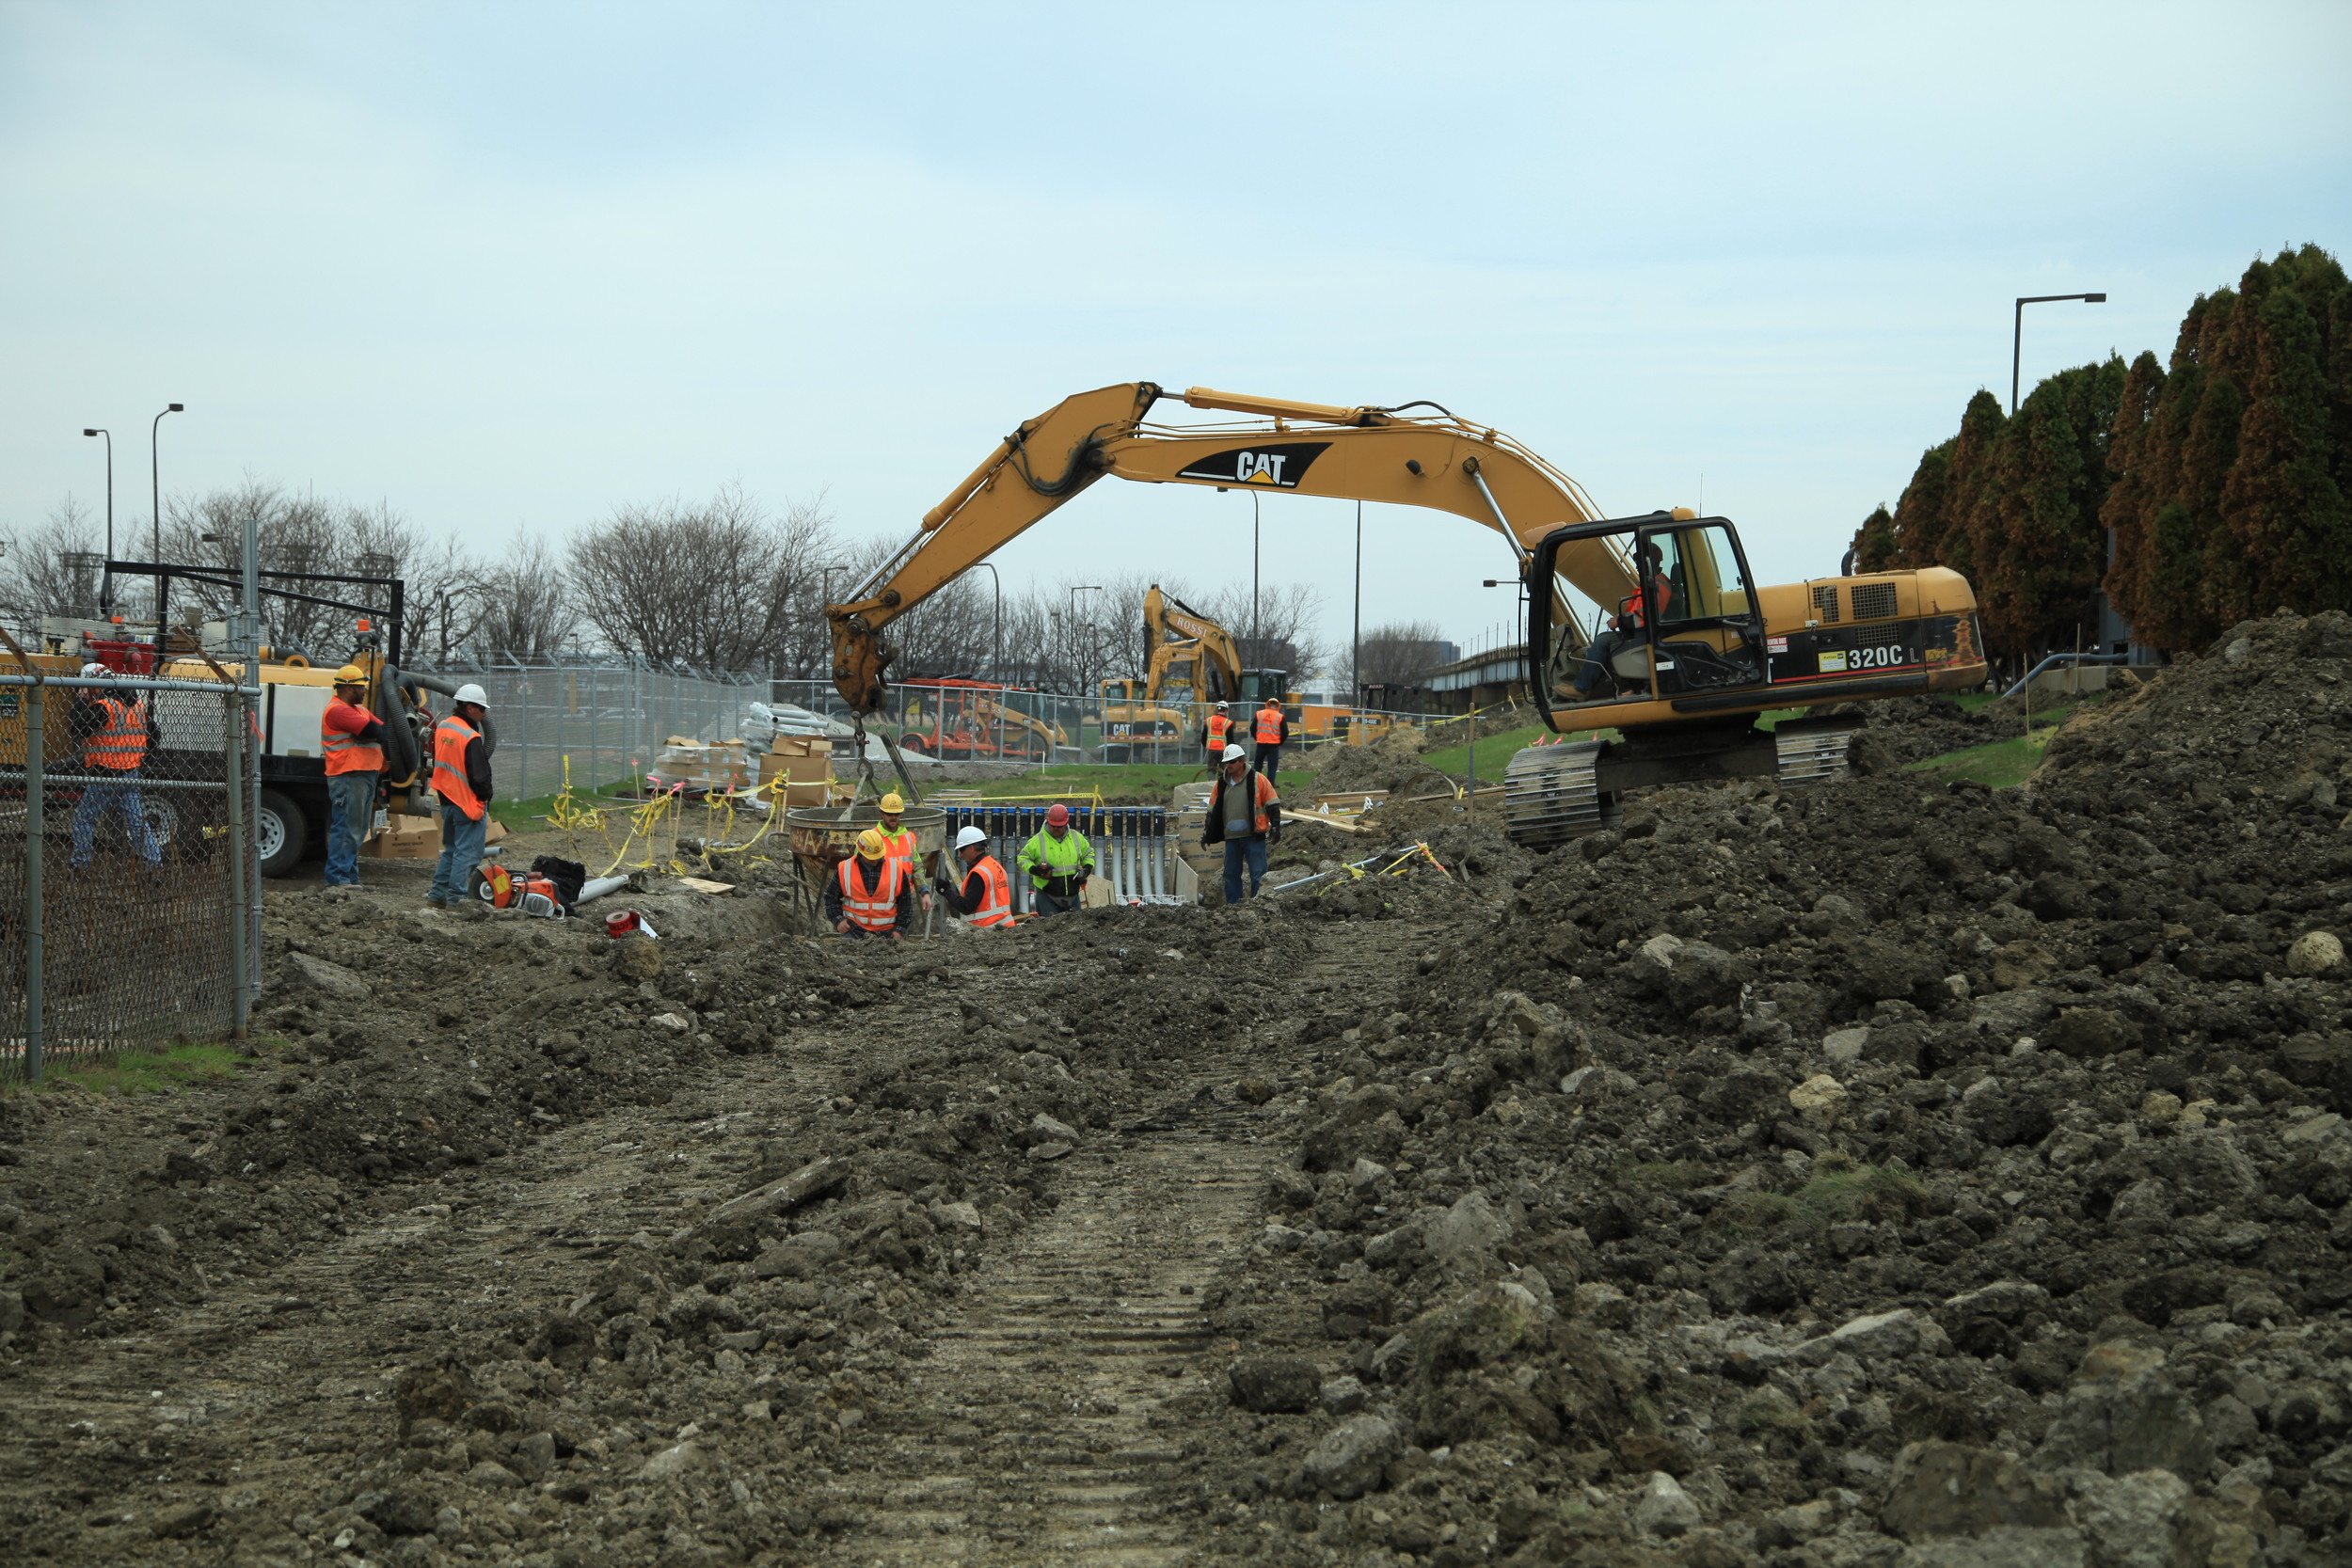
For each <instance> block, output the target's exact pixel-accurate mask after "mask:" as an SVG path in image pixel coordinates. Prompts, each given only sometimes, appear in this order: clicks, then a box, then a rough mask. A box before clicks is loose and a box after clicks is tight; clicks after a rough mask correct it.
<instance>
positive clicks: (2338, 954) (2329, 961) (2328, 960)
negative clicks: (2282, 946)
mask: <svg viewBox="0 0 2352 1568" xmlns="http://www.w3.org/2000/svg"><path fill="white" fill-rule="evenodd" d="M2343 962H2344V942H2343V940H2342V939H2341V938H2339V937H2337V935H2336V934H2335V933H2334V932H2333V931H2306V932H2304V933H2303V934H2302V935H2301V936H2299V937H2296V939H2295V941H2294V942H2293V943H2291V944H2290V945H2289V946H2288V948H2287V973H2288V974H2327V973H2328V971H2329V970H2331V969H2335V968H2337V967H2339V966H2341V965H2342V964H2343Z"/></svg>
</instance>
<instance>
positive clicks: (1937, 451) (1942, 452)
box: [1893, 441, 1952, 567]
mask: <svg viewBox="0 0 2352 1568" xmlns="http://www.w3.org/2000/svg"><path fill="white" fill-rule="evenodd" d="M1951 488H1952V443H1951V442H1949V441H1946V442H1944V443H1943V444H1942V445H1940V446H1933V447H1930V448H1929V449H1928V450H1927V451H1924V452H1921V453H1920V454H1919V466H1918V467H1915V468H1914V469H1913V470H1912V471H1911V483H1909V484H1906V485H1904V486H1903V493H1902V495H1901V496H1900V497H1899V499H1897V500H1896V502H1895V541H1894V543H1895V557H1894V562H1893V564H1895V565H1897V566H1911V567H1917V566H1948V565H1950V564H1951V562H1947V561H1945V560H1943V559H1942V558H1941V557H1940V555H1939V554H1938V552H1939V551H1940V550H1941V549H1942V548H1943V541H1944V528H1945V507H1946V505H1947V503H1948V502H1949V500H1950V498H1951Z"/></svg>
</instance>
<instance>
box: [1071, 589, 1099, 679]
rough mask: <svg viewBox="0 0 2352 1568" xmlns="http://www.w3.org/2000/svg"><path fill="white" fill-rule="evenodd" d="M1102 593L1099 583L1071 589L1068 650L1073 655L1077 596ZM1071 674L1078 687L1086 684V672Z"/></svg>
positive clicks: (1074, 650)
mask: <svg viewBox="0 0 2352 1568" xmlns="http://www.w3.org/2000/svg"><path fill="white" fill-rule="evenodd" d="M1102 591H1103V585H1102V584H1101V583H1099V582H1087V583H1080V584H1079V585H1078V586H1077V587H1075V588H1073V589H1072V590H1071V591H1070V622H1071V626H1072V631H1073V635H1072V638H1071V643H1070V649H1071V652H1072V653H1073V655H1074V654H1076V653H1077V651H1078V643H1077V638H1076V635H1075V630H1076V626H1077V622H1078V595H1079V594H1099V593H1101V592H1102ZM1071 673H1072V674H1073V675H1074V676H1076V677H1077V683H1076V684H1078V685H1080V686H1084V685H1085V684H1086V672H1084V671H1083V670H1073V671H1072V672H1071Z"/></svg>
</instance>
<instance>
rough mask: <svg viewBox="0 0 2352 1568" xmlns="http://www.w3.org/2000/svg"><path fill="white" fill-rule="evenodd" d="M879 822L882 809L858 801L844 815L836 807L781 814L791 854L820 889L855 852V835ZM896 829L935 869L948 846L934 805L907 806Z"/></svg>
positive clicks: (926, 864)
mask: <svg viewBox="0 0 2352 1568" xmlns="http://www.w3.org/2000/svg"><path fill="white" fill-rule="evenodd" d="M881 821H882V810H881V808H880V807H878V806H876V805H875V804H874V802H873V801H871V800H861V801H859V802H858V803H857V804H856V805H854V806H851V807H850V808H849V810H848V811H847V812H846V813H845V812H844V811H843V810H842V808H841V807H839V806H794V807H792V808H791V809H790V810H789V811H787V812H786V813H785V814H784V825H785V828H786V830H787V832H789V833H790V834H791V839H792V853H793V854H794V855H795V856H796V857H798V858H799V860H800V863H801V865H802V867H803V871H804V872H806V873H807V874H808V875H809V876H810V877H811V879H813V880H814V881H815V882H816V883H817V884H818V885H819V886H821V885H822V884H823V882H824V879H825V877H826V874H827V873H829V872H830V871H832V869H833V868H834V864H835V863H837V862H840V861H843V860H847V859H848V858H849V857H850V855H851V854H853V853H854V852H855V851H856V849H857V835H858V834H860V833H862V832H865V831H866V829H868V828H871V827H875V826H877V825H878V824H880V823H881ZM898 826H900V827H901V828H904V829H906V830H907V831H908V832H912V833H913V834H914V851H915V855H916V857H917V858H918V859H920V860H921V861H922V863H923V865H924V867H925V868H926V869H927V870H936V869H937V868H938V865H939V858H938V857H939V851H940V850H942V849H945V848H946V847H947V814H946V812H944V811H942V810H940V809H939V808H938V807H937V806H909V807H908V808H907V809H906V810H905V811H904V812H902V813H900V814H899V816H898Z"/></svg>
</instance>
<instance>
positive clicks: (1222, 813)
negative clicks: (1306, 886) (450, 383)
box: [1200, 746, 1282, 908]
mask: <svg viewBox="0 0 2352 1568" xmlns="http://www.w3.org/2000/svg"><path fill="white" fill-rule="evenodd" d="M1281 839H1282V799H1281V797H1280V796H1279V795H1277V794H1276V793H1275V792H1274V781H1273V780H1272V779H1269V778H1267V777H1266V776H1265V775H1264V774H1263V773H1261V772H1259V771H1258V770H1257V769H1256V768H1252V767H1250V766H1249V759H1248V757H1247V756H1245V755H1243V754H1242V749H1241V748H1240V747H1238V746H1228V747H1226V748H1225V768H1224V770H1223V771H1222V772H1220V773H1219V774H1218V775H1217V779H1216V784H1214V785H1212V786H1211V787H1210V790H1209V814H1208V818H1207V820H1206V821H1204V822H1203V823H1202V824H1201V829H1200V844H1201V847H1203V848H1205V847H1208V846H1209V845H1212V844H1216V843H1218V842H1220V841H1222V842H1223V844H1224V846H1225V902H1226V905H1227V907H1228V908H1231V907H1232V905H1235V904H1238V903H1240V902H1241V900H1242V891H1241V880H1242V872H1243V870H1244V868H1245V867H1246V868H1247V869H1248V873H1249V892H1250V895H1251V896H1253V897H1254V896H1255V895H1256V894H1257V892H1258V884H1259V883H1260V882H1262V881H1263V880H1265V852H1266V851H1267V850H1268V849H1269V848H1271V847H1274V846H1275V845H1277V844H1279V843H1280V842H1281Z"/></svg>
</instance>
